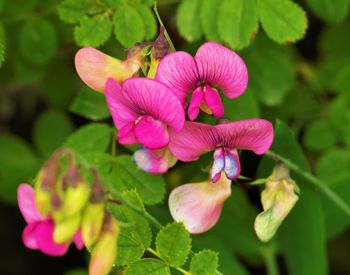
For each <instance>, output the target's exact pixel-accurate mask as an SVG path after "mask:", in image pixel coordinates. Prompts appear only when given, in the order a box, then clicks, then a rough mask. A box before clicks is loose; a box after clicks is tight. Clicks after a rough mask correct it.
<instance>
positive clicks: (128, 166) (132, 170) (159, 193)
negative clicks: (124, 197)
mask: <svg viewBox="0 0 350 275" xmlns="http://www.w3.org/2000/svg"><path fill="white" fill-rule="evenodd" d="M109 182H110V189H111V192H112V194H113V192H114V193H115V194H118V193H119V192H122V191H125V190H128V189H136V190H137V192H138V193H139V194H140V196H141V198H142V201H143V202H144V203H145V204H147V205H152V204H156V203H160V202H161V201H162V200H163V198H164V195H165V182H164V179H163V177H162V176H160V175H154V174H147V173H145V172H143V171H142V170H140V169H138V168H137V166H136V164H135V163H134V162H133V161H132V159H131V156H129V155H123V156H118V157H117V158H116V165H115V169H114V170H113V172H112V174H111V176H110V179H109Z"/></svg>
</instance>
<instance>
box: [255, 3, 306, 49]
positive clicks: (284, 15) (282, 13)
mask: <svg viewBox="0 0 350 275" xmlns="http://www.w3.org/2000/svg"><path fill="white" fill-rule="evenodd" d="M258 12H259V18H260V21H261V24H262V27H263V28H264V30H265V32H266V33H267V35H268V36H269V37H270V38H271V39H272V40H274V41H275V42H277V43H285V42H295V41H297V40H300V39H301V38H303V37H304V35H305V31H306V28H307V19H306V14H305V11H304V10H303V9H302V8H301V7H299V6H298V5H297V4H296V3H294V2H292V1H290V0H258Z"/></svg>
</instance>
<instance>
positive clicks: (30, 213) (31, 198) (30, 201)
mask: <svg viewBox="0 0 350 275" xmlns="http://www.w3.org/2000/svg"><path fill="white" fill-rule="evenodd" d="M17 200H18V206H19V210H20V211H21V213H22V215H23V217H24V219H25V220H26V222H27V223H29V224H30V223H33V222H38V221H41V220H43V217H42V216H41V215H40V213H39V211H38V210H37V209H36V206H35V192H34V189H33V187H31V186H30V185H29V184H26V183H21V184H20V185H19V186H18V188H17Z"/></svg>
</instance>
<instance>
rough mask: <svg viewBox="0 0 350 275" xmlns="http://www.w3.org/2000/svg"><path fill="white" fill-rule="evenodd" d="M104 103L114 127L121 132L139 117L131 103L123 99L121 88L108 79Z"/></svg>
mask: <svg viewBox="0 0 350 275" xmlns="http://www.w3.org/2000/svg"><path fill="white" fill-rule="evenodd" d="M106 101H107V104H108V107H109V110H110V112H111V114H112V118H113V121H114V125H115V126H116V128H117V129H118V130H121V129H122V128H123V127H125V126H126V125H130V123H131V125H133V123H134V121H135V120H136V119H137V118H138V117H139V114H138V112H136V111H135V110H134V109H133V108H132V105H131V103H130V102H129V101H128V99H127V98H125V97H124V94H123V92H122V87H121V86H120V85H119V84H118V82H116V81H115V80H114V79H112V78H110V79H108V80H107V83H106ZM124 130H125V129H124Z"/></svg>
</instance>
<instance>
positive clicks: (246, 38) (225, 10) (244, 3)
mask: <svg viewBox="0 0 350 275" xmlns="http://www.w3.org/2000/svg"><path fill="white" fill-rule="evenodd" d="M228 26H229V27H228ZM258 27H259V24H258V15H257V11H256V6H255V2H254V0H224V1H223V2H222V4H221V6H220V10H219V14H218V28H219V34H220V37H221V38H222V39H223V41H224V42H227V43H228V45H229V46H230V47H231V48H233V49H242V48H244V47H246V46H248V45H249V43H250V40H251V37H252V36H253V34H254V33H255V32H257V30H258Z"/></svg>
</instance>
